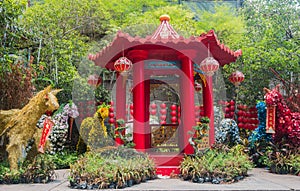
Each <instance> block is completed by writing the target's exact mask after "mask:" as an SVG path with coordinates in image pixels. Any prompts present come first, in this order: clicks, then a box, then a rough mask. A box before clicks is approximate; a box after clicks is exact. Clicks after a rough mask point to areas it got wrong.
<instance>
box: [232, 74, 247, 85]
mask: <svg viewBox="0 0 300 191" xmlns="http://www.w3.org/2000/svg"><path fill="white" fill-rule="evenodd" d="M244 79H245V75H244V74H243V73H242V72H240V71H235V72H233V73H232V74H231V75H230V76H229V81H230V82H231V83H233V84H234V85H235V86H238V85H240V84H241V82H243V81H244Z"/></svg>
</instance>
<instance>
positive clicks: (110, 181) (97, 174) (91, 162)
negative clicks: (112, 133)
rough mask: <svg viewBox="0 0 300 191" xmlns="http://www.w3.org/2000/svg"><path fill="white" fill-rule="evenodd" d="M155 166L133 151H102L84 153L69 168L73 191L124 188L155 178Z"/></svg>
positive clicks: (117, 149) (110, 149)
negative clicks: (76, 190)
mask: <svg viewBox="0 0 300 191" xmlns="http://www.w3.org/2000/svg"><path fill="white" fill-rule="evenodd" d="M155 178H156V173H155V164H154V162H153V161H152V160H151V159H150V158H149V156H148V155H147V154H144V153H139V152H137V151H135V150H134V149H127V148H122V147H118V148H114V147H110V148H105V149H102V150H98V151H93V152H88V153H86V154H85V155H84V156H82V157H81V158H80V159H79V160H78V161H77V162H76V163H75V164H74V165H71V168H70V176H69V179H70V186H71V188H75V189H104V188H125V187H130V186H132V185H134V184H139V183H141V182H145V181H147V180H150V179H155Z"/></svg>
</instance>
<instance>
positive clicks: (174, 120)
mask: <svg viewBox="0 0 300 191" xmlns="http://www.w3.org/2000/svg"><path fill="white" fill-rule="evenodd" d="M170 109H171V113H170V114H171V122H172V124H176V123H177V122H178V121H177V117H176V116H177V111H176V110H177V105H175V104H173V105H171V106H170Z"/></svg>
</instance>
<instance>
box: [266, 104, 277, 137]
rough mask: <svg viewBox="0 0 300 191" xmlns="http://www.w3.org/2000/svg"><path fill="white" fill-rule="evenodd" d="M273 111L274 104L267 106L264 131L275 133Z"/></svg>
mask: <svg viewBox="0 0 300 191" xmlns="http://www.w3.org/2000/svg"><path fill="white" fill-rule="evenodd" d="M275 112H276V106H268V107H267V123H266V133H275Z"/></svg>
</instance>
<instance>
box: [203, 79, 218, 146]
mask: <svg viewBox="0 0 300 191" xmlns="http://www.w3.org/2000/svg"><path fill="white" fill-rule="evenodd" d="M205 77H206V85H204V84H203V85H202V86H203V109H204V115H205V116H207V117H208V118H209V119H210V122H209V145H212V144H214V142H215V127H214V99H213V81H212V76H207V75H206V76H205Z"/></svg>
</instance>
